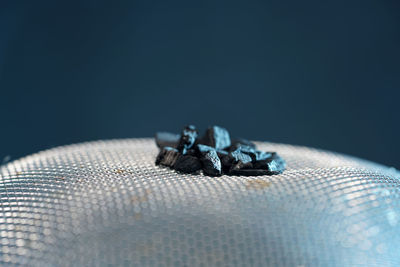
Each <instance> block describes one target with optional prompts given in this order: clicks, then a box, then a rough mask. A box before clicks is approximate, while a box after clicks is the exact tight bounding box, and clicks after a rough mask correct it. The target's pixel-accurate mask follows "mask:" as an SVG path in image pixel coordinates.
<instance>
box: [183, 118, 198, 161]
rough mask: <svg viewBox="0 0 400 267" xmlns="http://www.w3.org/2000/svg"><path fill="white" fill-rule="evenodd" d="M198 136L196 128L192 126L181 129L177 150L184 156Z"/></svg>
mask: <svg viewBox="0 0 400 267" xmlns="http://www.w3.org/2000/svg"><path fill="white" fill-rule="evenodd" d="M197 136H198V133H197V130H196V127H194V126H193V125H188V126H186V127H185V128H183V130H182V133H181V139H180V140H179V144H178V150H179V151H180V152H182V154H185V153H186V152H187V150H188V149H190V148H191V147H192V146H193V144H194V143H195V142H196V138H197Z"/></svg>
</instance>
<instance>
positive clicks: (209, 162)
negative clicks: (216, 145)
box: [201, 150, 222, 176]
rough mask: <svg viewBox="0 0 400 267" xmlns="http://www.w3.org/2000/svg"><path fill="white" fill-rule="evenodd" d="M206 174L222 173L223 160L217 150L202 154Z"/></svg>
mask: <svg viewBox="0 0 400 267" xmlns="http://www.w3.org/2000/svg"><path fill="white" fill-rule="evenodd" d="M201 162H202V164H203V172H204V174H208V175H210V176H219V175H221V172H222V171H221V160H220V159H219V157H218V155H217V152H216V151H215V150H210V151H208V152H206V153H204V154H203V155H202V156H201Z"/></svg>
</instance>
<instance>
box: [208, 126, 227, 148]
mask: <svg viewBox="0 0 400 267" xmlns="http://www.w3.org/2000/svg"><path fill="white" fill-rule="evenodd" d="M202 143H203V144H205V145H208V146H211V147H214V148H215V149H217V150H219V149H225V148H228V147H229V146H230V145H231V138H230V136H229V132H228V131H227V130H226V129H225V128H222V127H219V126H213V127H210V128H208V129H207V131H206V134H205V136H204V137H203V139H202Z"/></svg>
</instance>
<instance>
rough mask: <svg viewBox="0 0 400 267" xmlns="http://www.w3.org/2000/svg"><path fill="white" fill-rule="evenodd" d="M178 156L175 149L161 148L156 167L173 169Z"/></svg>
mask: <svg viewBox="0 0 400 267" xmlns="http://www.w3.org/2000/svg"><path fill="white" fill-rule="evenodd" d="M179 156H180V153H179V151H178V150H177V149H175V148H173V147H168V146H166V147H163V148H162V149H161V151H160V153H158V156H157V159H156V165H164V166H168V167H173V166H174V165H175V162H176V160H177V159H178V157H179Z"/></svg>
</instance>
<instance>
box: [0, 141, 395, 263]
mask: <svg viewBox="0 0 400 267" xmlns="http://www.w3.org/2000/svg"><path fill="white" fill-rule="evenodd" d="M256 144H257V146H258V148H259V149H261V150H265V151H277V152H278V153H279V154H280V155H281V156H282V157H283V158H284V159H285V160H286V161H287V170H286V171H285V172H284V173H283V174H280V175H274V176H257V177H241V176H222V177H208V176H204V175H188V174H178V173H176V172H175V171H173V170H170V169H168V168H161V167H158V166H155V164H154V160H155V156H156V155H157V152H158V149H157V147H156V146H155V144H154V140H153V139H150V138H148V139H128V140H111V141H97V142H89V143H83V144H77V145H71V146H65V147H58V148H54V149H50V150H47V151H44V152H40V153H37V154H34V155H31V156H28V157H25V158H22V159H20V160H17V161H13V162H10V163H8V164H6V165H4V166H2V167H1V169H0V197H1V208H0V213H1V215H0V263H2V264H4V265H19V264H29V265H33V266H43V265H53V266H71V265H72V266H87V265H110V264H111V265H134V266H354V265H368V266H400V217H399V216H400V201H399V198H400V191H399V189H400V183H399V178H400V173H399V172H398V171H396V170H394V169H390V168H387V167H385V166H382V165H378V164H374V163H371V162H367V161H364V160H360V159H357V158H352V157H348V156H344V155H340V154H336V153H331V152H325V151H321V150H316V149H310V148H306V147H299V146H291V145H283V144H273V143H265V142H256Z"/></svg>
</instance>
